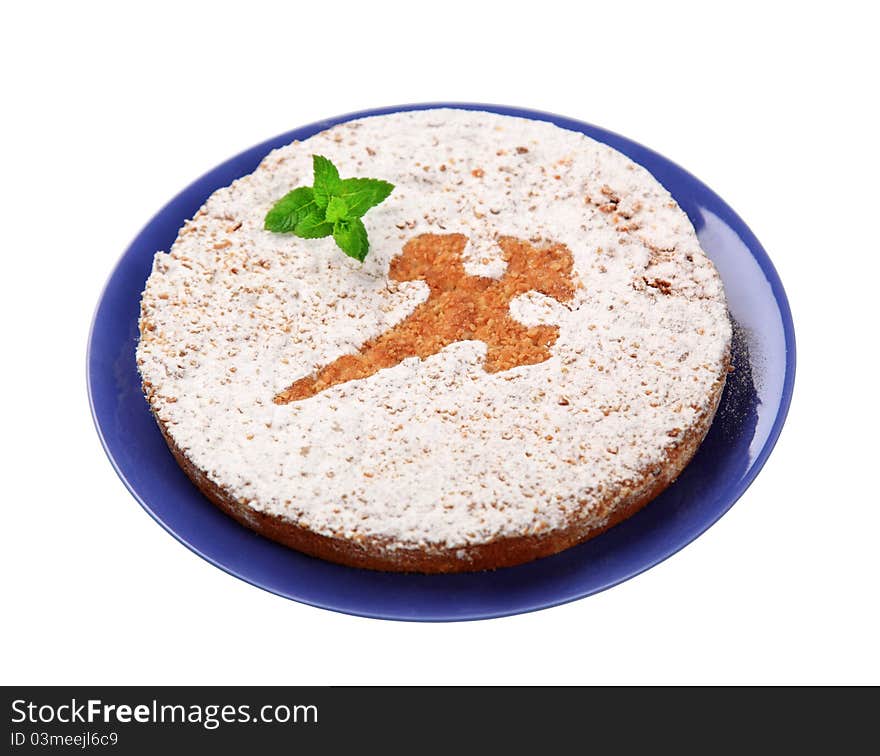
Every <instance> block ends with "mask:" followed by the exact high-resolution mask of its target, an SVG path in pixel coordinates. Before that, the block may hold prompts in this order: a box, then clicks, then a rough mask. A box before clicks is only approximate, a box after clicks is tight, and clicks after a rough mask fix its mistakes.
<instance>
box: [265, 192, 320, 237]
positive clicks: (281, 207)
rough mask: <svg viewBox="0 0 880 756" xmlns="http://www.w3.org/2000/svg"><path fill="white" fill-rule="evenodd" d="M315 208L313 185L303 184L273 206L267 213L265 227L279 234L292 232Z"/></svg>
mask: <svg viewBox="0 0 880 756" xmlns="http://www.w3.org/2000/svg"><path fill="white" fill-rule="evenodd" d="M315 209H316V205H315V195H314V192H313V191H312V189H311V187H308V186H301V187H299V188H298V189H294V190H293V191H292V192H288V193H287V194H285V195H284V196H283V197H282V198H281V199H280V200H278V202H276V203H275V204H274V205H273V206H272V209H271V210H270V211H269V212H268V213H266V220H265V221H264V223H263V227H264V228H265V229H266V230H267V231H275V232H276V233H279V234H286V233H290V232H291V231H294V229H295V228H296V226H297V224H298V223H300V222H301V221H302V220H304V219H305V218H306V217H308V215H309V214H310V213H311V212H312V211H313V210H315Z"/></svg>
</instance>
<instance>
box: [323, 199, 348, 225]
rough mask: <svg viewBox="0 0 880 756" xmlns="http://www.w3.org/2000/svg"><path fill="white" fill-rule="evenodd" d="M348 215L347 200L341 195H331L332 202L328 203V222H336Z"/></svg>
mask: <svg viewBox="0 0 880 756" xmlns="http://www.w3.org/2000/svg"><path fill="white" fill-rule="evenodd" d="M347 217H349V216H348V205H347V204H346V203H345V200H344V199H341V198H340V197H331V198H330V202H328V203H327V222H328V223H336V221H338V220H342V219H343V218H347Z"/></svg>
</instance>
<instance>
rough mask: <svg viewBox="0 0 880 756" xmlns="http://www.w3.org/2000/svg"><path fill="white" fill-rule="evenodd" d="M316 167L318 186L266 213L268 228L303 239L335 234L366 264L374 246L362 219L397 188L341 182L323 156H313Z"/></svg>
mask: <svg viewBox="0 0 880 756" xmlns="http://www.w3.org/2000/svg"><path fill="white" fill-rule="evenodd" d="M312 167H313V170H314V179H313V183H314V186H301V187H299V188H297V189H294V190H293V191H292V192H289V193H288V194H285V195H284V196H283V197H282V198H281V199H280V200H278V202H276V203H275V204H274V205H273V207H272V209H271V210H269V212H268V213H266V219H265V221H264V224H263V225H264V227H265V228H266V230H267V231H275V232H276V233H284V234H296V235H297V236H299V237H301V238H303V239H319V238H321V237H324V236H330V235H331V234H332V235H333V239H334V240H335V241H336V244H337V246H338V247H339V248H340V249H341V250H342V251H343V252H345V254H347V255H348V256H349V257H353V258H354V259H355V260H360V261H361V262H363V261H364V258H365V257H366V256H367V252H369V251H370V242H369V240H368V239H367V229H366V227H365V226H364V224H363V221H362V220H361V217H362V216H363V215H364V213H366V212H367V210H369V209H370V208H371V207H375V206H376V205H378V204H379V203H380V202H383V201H384V200H385V199H387V197H388V195H389V194H391V192H392V191H393V190H394V185H393V184H389V183H388V182H387V181H381V180H380V179H371V178H349V179H341V178H340V177H339V171H338V170H337V169H336V166H335V165H333V163H332V162H331V161H330V160H328V159H327V158H325V157H323V156H322V155H312Z"/></svg>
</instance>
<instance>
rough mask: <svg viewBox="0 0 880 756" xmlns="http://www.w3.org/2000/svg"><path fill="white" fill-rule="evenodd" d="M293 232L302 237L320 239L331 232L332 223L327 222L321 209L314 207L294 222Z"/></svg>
mask: <svg viewBox="0 0 880 756" xmlns="http://www.w3.org/2000/svg"><path fill="white" fill-rule="evenodd" d="M293 233H295V234H296V235H297V236H299V237H301V238H303V239H320V238H321V237H322V236H330V234H332V233H333V224H332V223H328V222H327V221H326V220H325V219H324V214H323V213H322V212H321V210H320V209H319V208H316V209H315V210H313V211H312V212H311V213H310V214H309V215H307V216H306V217H305V218H303V219H302V220H301V221H300V222H299V223H297V224H296V228H294V229H293Z"/></svg>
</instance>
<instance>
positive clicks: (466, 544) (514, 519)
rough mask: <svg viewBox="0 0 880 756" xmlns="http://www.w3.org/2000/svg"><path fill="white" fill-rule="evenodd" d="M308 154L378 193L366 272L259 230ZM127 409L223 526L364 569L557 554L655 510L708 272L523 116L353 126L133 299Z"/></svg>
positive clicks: (665, 209) (691, 367)
mask: <svg viewBox="0 0 880 756" xmlns="http://www.w3.org/2000/svg"><path fill="white" fill-rule="evenodd" d="M314 155H321V156H325V157H326V158H329V160H331V161H332V162H333V164H335V165H336V166H338V168H339V170H340V171H341V172H342V173H343V174H344V175H347V176H368V177H375V178H378V179H382V180H385V181H388V182H391V183H392V184H394V191H393V192H392V193H391V195H390V196H389V197H388V198H387V199H386V200H385V201H384V202H382V203H381V204H380V205H378V206H377V207H375V208H373V209H372V210H370V211H369V212H368V213H367V214H366V215H364V217H363V223H364V224H365V226H366V230H367V232H368V237H369V244H370V248H369V254H368V255H367V256H366V259H365V260H364V262H363V263H361V262H358V261H357V260H355V259H352V258H350V257H347V256H346V255H345V254H343V253H342V252H341V251H340V250H339V248H337V246H336V244H335V243H334V240H333V238H331V237H326V238H299V237H298V236H294V235H292V234H281V233H273V232H271V231H268V230H266V229H265V228H264V219H265V217H266V214H267V212H268V211H269V210H270V208H272V207H273V205H274V203H275V202H276V201H277V200H278V199H279V198H280V197H282V196H284V195H285V194H286V193H288V192H290V191H291V190H292V189H294V188H295V187H299V186H303V185H310V184H311V181H312V165H313V163H312V161H313V156H314ZM140 333H141V337H140V341H139V344H138V347H137V362H138V366H139V370H140V373H141V376H142V379H143V387H144V393H145V395H146V397H147V400H148V401H149V405H150V408H151V410H152V412H153V414H154V416H155V417H156V419H157V421H158V424H159V427H160V428H161V430H162V432H163V434H164V436H165V439H166V440H167V442H168V445H169V447H170V449H171V451H172V453H173V454H174V455H175V457H176V459H177V461H178V462H179V464H180V465H181V467H182V468H183V469H184V470H185V471H186V473H187V474H188V475H189V476H190V478H191V479H192V480H193V481H194V482H195V484H196V485H197V486H198V487H199V488H200V489H201V490H202V492H204V494H205V495H206V496H207V497H208V498H209V499H210V500H211V501H212V502H214V503H215V504H216V505H218V506H219V507H221V508H222V509H223V510H225V511H226V512H227V513H228V514H230V515H231V516H233V517H235V518H236V519H237V520H239V521H240V522H241V523H242V524H243V525H246V526H247V527H249V528H252V529H253V530H255V531H257V532H259V533H261V534H263V535H264V536H266V537H268V538H271V539H273V540H275V541H279V542H281V543H283V544H285V545H287V546H290V547H292V548H295V549H298V550H300V551H303V552H305V553H307V554H310V555H313V556H316V557H320V558H323V559H328V560H331V561H334V562H339V563H342V564H347V565H352V566H357V567H364V568H370V569H379V570H392V571H414V572H461V571H468V570H481V569H493V568H497V567H504V566H509V565H515V564H519V563H522V562H526V561H529V560H532V559H535V558H538V557H542V556H546V555H549V554H554V553H556V552H559V551H561V550H563V549H566V548H568V547H570V546H573V545H575V544H578V543H581V542H583V541H584V540H586V539H588V538H590V537H592V536H595V535H597V534H598V533H601V532H602V531H604V530H606V529H607V528H609V527H611V526H612V525H614V524H616V523H618V522H620V521H621V520H623V519H625V518H626V517H629V516H630V515H632V514H634V513H635V512H636V511H638V510H639V509H640V508H641V507H643V506H644V505H645V504H647V503H648V502H649V501H650V500H651V499H653V498H654V497H655V496H656V495H657V494H658V493H660V492H661V491H662V490H663V489H664V488H666V487H667V486H668V485H669V484H670V483H671V482H672V481H673V480H674V479H675V478H676V476H677V475H678V474H679V473H680V472H681V470H682V469H683V468H684V467H685V465H686V464H687V463H688V462H689V461H690V459H691V457H692V456H693V454H694V453H695V451H696V450H697V448H698V446H699V444H700V443H701V441H702V439H703V437H704V436H705V434H706V432H707V431H708V428H709V426H710V424H711V422H712V418H713V416H714V413H715V410H716V407H717V405H718V402H719V399H720V396H721V392H722V389H723V387H724V382H725V377H726V375H727V372H728V369H729V364H730V339H731V326H730V321H729V318H728V313H727V306H726V303H725V298H724V292H723V289H722V285H721V280H720V278H719V276H718V273H717V271H716V270H715V268H714V266H713V265H712V263H711V262H710V260H709V259H708V258H707V257H706V255H705V253H704V252H703V251H702V250H701V249H700V245H699V242H698V240H697V236H696V234H695V232H694V229H693V227H692V225H691V223H690V222H689V220H688V218H687V217H686V216H685V214H684V213H683V212H682V210H681V209H680V208H679V206H678V205H677V204H676V202H675V201H674V200H673V199H672V197H671V196H670V194H669V193H668V192H667V191H666V190H665V189H664V188H663V187H662V186H661V185H660V183H658V181H657V180H656V179H654V178H653V177H652V176H651V175H650V174H649V173H648V172H647V171H646V170H645V169H643V168H642V167H640V166H639V165H637V164H636V163H634V162H632V161H631V160H629V159H628V158H627V157H625V156H624V155H622V154H621V153H619V152H617V151H615V150H613V149H611V148H610V147H608V146H606V145H603V144H601V143H598V142H596V141H594V140H592V139H590V138H588V137H586V136H584V135H583V134H581V133H578V132H572V131H567V130H564V129H561V128H559V127H557V126H555V125H553V124H550V123H546V122H543V121H533V120H526V119H520V118H513V117H508V116H501V115H496V114H492V113H487V112H481V111H465V110H452V109H435V110H422V111H414V112H403V113H393V114H389V115H383V116H374V117H370V118H364V119H360V120H355V121H349V122H346V123H343V124H340V125H337V126H334V127H332V128H330V129H328V130H326V131H323V132H321V133H319V134H316V135H315V136H313V137H311V138H309V139H307V140H305V141H302V142H295V143H293V144H290V145H288V146H286V147H283V148H281V149H279V150H275V151H274V152H272V153H270V154H269V155H268V156H266V158H265V159H264V160H263V162H262V163H261V164H260V166H259V167H258V168H257V170H256V171H254V173H252V174H251V175H249V176H245V177H243V178H241V179H239V180H237V181H235V182H233V183H232V185H231V186H228V187H226V188H223V189H220V190H218V191H216V192H215V193H214V194H213V195H212V196H211V197H210V198H209V199H208V201H207V202H206V203H205V205H204V206H203V207H202V208H201V210H199V212H198V213H197V214H196V216H195V217H194V218H193V219H192V220H190V221H188V222H187V223H186V224H185V225H184V226H183V228H182V229H181V230H180V233H179V235H178V237H177V240H176V241H175V242H174V245H173V246H172V248H171V249H170V250H169V251H168V252H167V253H166V252H159V253H157V254H156V256H155V260H154V264H153V270H152V273H151V275H150V277H149V280H148V281H147V284H146V288H145V291H144V293H143V297H142V302H141V318H140Z"/></svg>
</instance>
